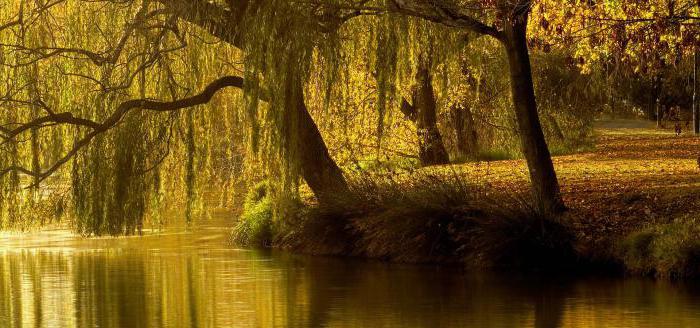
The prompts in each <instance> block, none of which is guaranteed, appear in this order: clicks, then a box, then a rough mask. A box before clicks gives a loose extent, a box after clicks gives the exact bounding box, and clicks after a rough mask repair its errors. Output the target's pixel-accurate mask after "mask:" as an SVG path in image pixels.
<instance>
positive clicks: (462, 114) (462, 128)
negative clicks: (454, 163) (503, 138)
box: [451, 105, 479, 159]
mask: <svg viewBox="0 0 700 328" xmlns="http://www.w3.org/2000/svg"><path fill="white" fill-rule="evenodd" d="M451 113H452V122H454V125H455V134H456V137H457V153H458V154H459V156H460V157H462V158H468V159H476V158H477V157H478V154H479V139H478V135H477V133H476V127H475V125H474V116H473V114H472V111H471V109H470V108H469V107H467V106H464V105H454V106H452V110H451Z"/></svg>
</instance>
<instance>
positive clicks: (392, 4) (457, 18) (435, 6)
mask: <svg viewBox="0 0 700 328" xmlns="http://www.w3.org/2000/svg"><path fill="white" fill-rule="evenodd" d="M389 11H391V12H396V13H400V14H404V15H409V16H414V17H419V18H422V19H425V20H428V21H431V22H434V23H438V24H442V25H445V26H449V27H456V28H463V29H468V30H470V31H473V32H474V33H478V34H484V35H490V36H492V37H494V38H496V39H498V40H501V39H503V32H502V31H499V30H498V29H497V28H495V27H493V26H489V25H486V24H484V23H483V22H481V21H479V20H478V19H476V18H474V17H471V16H468V15H465V14H463V13H460V12H458V11H457V10H455V9H453V8H449V7H448V5H447V4H445V3H443V2H442V1H428V0H389Z"/></svg>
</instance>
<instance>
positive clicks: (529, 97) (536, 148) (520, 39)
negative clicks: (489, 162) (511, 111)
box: [502, 13, 565, 213]
mask: <svg viewBox="0 0 700 328" xmlns="http://www.w3.org/2000/svg"><path fill="white" fill-rule="evenodd" d="M527 19H528V15H527V14H526V13H525V14H519V15H515V16H513V17H511V19H508V20H506V21H505V22H504V23H505V24H504V25H505V26H504V33H503V39H502V41H503V43H504V45H505V49H506V53H507V56H508V63H509V66H510V80H511V89H512V90H511V92H512V97H513V104H514V105H515V114H516V118H517V122H518V128H519V130H520V138H521V142H522V150H523V153H524V155H525V159H526V161H527V165H528V169H529V173H530V180H531V183H532V191H533V196H534V199H535V202H536V204H537V206H538V208H539V210H540V211H541V212H542V213H558V212H561V211H563V210H565V206H564V202H563V201H562V198H561V192H560V189H559V182H558V180H557V175H556V172H555V171H554V165H553V164H552V157H551V154H550V153H549V148H548V147H547V142H546V141H545V138H544V133H543V132H542V126H541V124H540V120H539V115H538V113H537V102H536V100H535V90H534V86H533V80H532V68H531V66H530V54H529V50H528V47H527V40H526V32H527Z"/></svg>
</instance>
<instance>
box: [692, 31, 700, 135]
mask: <svg viewBox="0 0 700 328" xmlns="http://www.w3.org/2000/svg"><path fill="white" fill-rule="evenodd" d="M699 70H700V53H698V45H697V44H696V45H695V58H694V62H693V131H694V132H695V134H696V135H698V134H700V103H698V102H700V98H698V97H700V94H698V92H700V84H698V78H699V77H700V76H698V73H700V72H699Z"/></svg>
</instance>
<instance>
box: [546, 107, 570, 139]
mask: <svg viewBox="0 0 700 328" xmlns="http://www.w3.org/2000/svg"><path fill="white" fill-rule="evenodd" d="M544 116H545V118H546V119H547V122H549V125H550V126H551V127H552V132H554V136H555V137H556V138H557V140H559V141H564V139H566V137H565V136H564V132H563V131H562V130H561V127H560V126H559V123H558V122H557V119H556V118H555V117H554V115H552V113H548V112H547V113H544Z"/></svg>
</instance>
